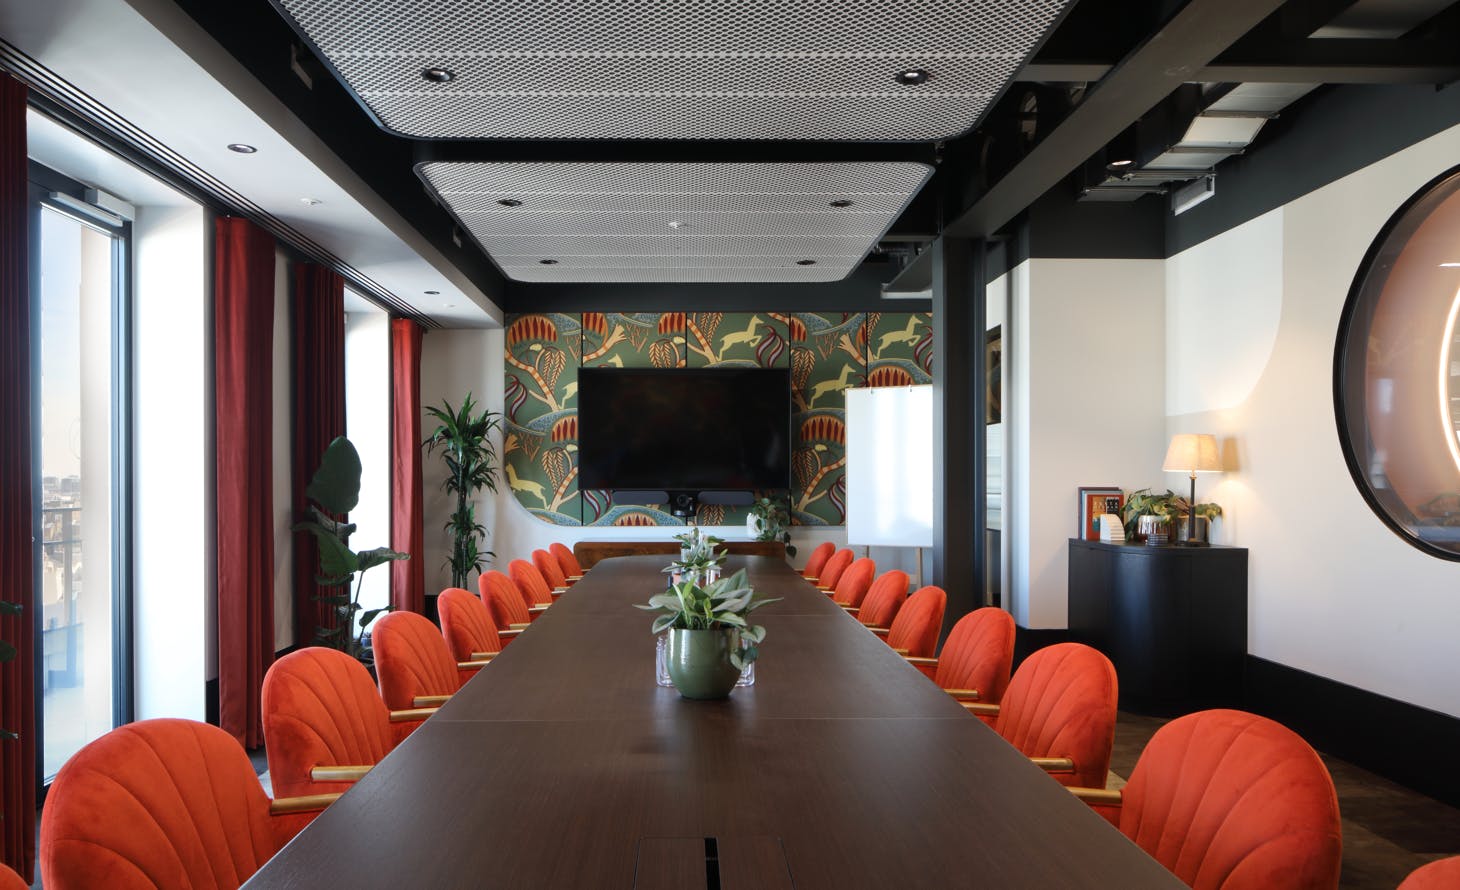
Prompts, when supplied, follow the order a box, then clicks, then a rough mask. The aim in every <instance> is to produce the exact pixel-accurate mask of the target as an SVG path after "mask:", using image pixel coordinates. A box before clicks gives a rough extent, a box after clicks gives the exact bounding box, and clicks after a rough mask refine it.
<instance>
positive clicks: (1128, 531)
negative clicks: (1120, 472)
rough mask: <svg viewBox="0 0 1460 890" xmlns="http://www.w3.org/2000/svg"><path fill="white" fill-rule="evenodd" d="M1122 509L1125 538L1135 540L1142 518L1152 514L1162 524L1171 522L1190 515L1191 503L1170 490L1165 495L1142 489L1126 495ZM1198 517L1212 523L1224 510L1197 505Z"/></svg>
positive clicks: (1207, 505) (1214, 505) (1215, 505)
mask: <svg viewBox="0 0 1460 890" xmlns="http://www.w3.org/2000/svg"><path fill="white" fill-rule="evenodd" d="M1120 509H1121V519H1122V520H1123V521H1124V522H1125V536H1126V537H1127V538H1133V537H1134V536H1135V534H1136V524H1137V521H1138V520H1139V519H1140V517H1142V516H1145V515H1146V514H1150V515H1152V516H1157V517H1159V518H1160V519H1161V521H1162V522H1170V521H1172V520H1174V519H1176V518H1178V517H1181V516H1186V515H1188V513H1189V512H1190V510H1191V501H1190V500H1189V499H1188V498H1185V497H1183V496H1181V495H1179V494H1176V493H1175V492H1173V491H1171V490H1170V489H1167V490H1166V492H1165V493H1164V494H1156V493H1154V492H1152V491H1151V490H1150V489H1149V488H1141V489H1137V490H1136V491H1133V492H1131V493H1130V494H1128V495H1126V498H1125V506H1123V507H1121V508H1120ZM1196 515H1198V516H1204V517H1206V520H1207V521H1208V522H1211V521H1212V520H1213V519H1215V518H1217V517H1218V516H1221V515H1222V508H1221V507H1220V506H1218V505H1217V504H1197V505H1196Z"/></svg>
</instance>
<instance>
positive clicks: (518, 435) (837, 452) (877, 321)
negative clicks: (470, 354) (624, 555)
mask: <svg viewBox="0 0 1460 890" xmlns="http://www.w3.org/2000/svg"><path fill="white" fill-rule="evenodd" d="M932 347H933V318H932V315H931V314H929V313H908V312H873V313H865V312H851V313H846V312H830V313H825V312H823V313H808V312H798V313H777V312H690V313H685V312H663V313H660V312H639V313H612V312H588V313H584V314H583V315H581V316H578V315H563V314H558V313H552V314H530V315H512V316H509V317H508V319H507V350H506V363H507V368H506V381H507V385H506V403H507V408H506V414H507V417H506V428H507V440H506V446H505V448H504V449H503V452H504V453H503V462H504V464H505V466H506V467H507V481H508V483H509V484H510V485H511V486H512V492H513V494H514V495H516V497H517V500H518V502H520V503H521V504H522V505H523V506H524V507H526V508H527V509H528V511H529V512H531V513H532V514H533V515H535V516H537V517H538V518H539V519H541V520H543V521H545V522H551V523H555V524H558V525H580V524H581V525H644V526H663V525H683V524H684V523H683V521H682V520H680V519H677V518H675V517H674V516H671V515H670V514H669V512H668V510H667V505H664V504H656V505H647V506H637V505H636V506H613V505H612V503H611V500H610V498H609V493H608V492H605V491H595V490H588V491H582V492H580V491H579V490H578V485H577V476H578V412H577V403H576V401H575V399H576V397H577V391H578V368H579V367H580V366H586V367H610V366H611V367H619V368H684V367H690V368H710V367H723V366H729V367H761V368H790V369H791V410H792V414H793V416H792V424H793V432H794V435H793V448H794V451H793V453H792V455H791V484H792V486H793V488H792V490H791V491H790V492H785V491H763V492H757V493H756V495H757V497H761V496H766V497H780V498H786V497H789V500H790V506H791V515H792V521H793V522H795V523H796V524H797V525H842V524H844V523H845V522H846V412H845V399H844V396H843V395H842V390H844V389H846V388H848V387H852V386H864V385H865V386H904V385H908V384H915V383H931V382H932V379H933V378H932V355H933V349H932ZM747 513H748V509H747V508H743V507H722V506H718V505H710V504H707V505H704V506H702V507H701V508H700V513H699V522H700V523H701V524H703V525H739V524H742V523H744V522H745V517H746V514H747Z"/></svg>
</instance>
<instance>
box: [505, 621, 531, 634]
mask: <svg viewBox="0 0 1460 890" xmlns="http://www.w3.org/2000/svg"><path fill="white" fill-rule="evenodd" d="M531 624H532V622H530V621H529V622H526V623H524V624H509V625H507V629H506V630H498V631H497V633H498V634H520V633H522V632H523V631H524V630H527V628H528V627H530V626H531Z"/></svg>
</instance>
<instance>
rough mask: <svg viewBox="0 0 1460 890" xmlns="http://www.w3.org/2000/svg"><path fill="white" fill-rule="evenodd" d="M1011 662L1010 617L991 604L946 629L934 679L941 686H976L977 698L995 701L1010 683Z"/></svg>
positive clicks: (973, 687) (964, 687) (953, 687)
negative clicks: (947, 631) (946, 637)
mask: <svg viewBox="0 0 1460 890" xmlns="http://www.w3.org/2000/svg"><path fill="white" fill-rule="evenodd" d="M1013 663H1014V619H1013V617H1012V616H1010V615H1009V613H1008V612H1005V611H1004V610H1003V609H996V608H994V607H992V606H987V607H985V608H982V609H974V610H973V611H972V612H969V613H968V614H967V615H964V616H963V617H962V618H960V619H958V623H957V624H955V625H953V630H951V631H949V633H948V639H947V640H946V641H944V643H943V651H942V652H940V653H938V670H937V673H935V674H934V675H933V682H935V683H937V684H938V685H939V686H941V687H943V688H944V689H977V690H978V700H979V701H981V702H987V703H989V704H992V705H996V704H998V703H999V702H1001V701H1003V699H1004V690H1005V689H1007V688H1008V687H1009V671H1010V669H1011V667H1012V665H1013Z"/></svg>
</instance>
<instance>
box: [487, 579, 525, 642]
mask: <svg viewBox="0 0 1460 890" xmlns="http://www.w3.org/2000/svg"><path fill="white" fill-rule="evenodd" d="M477 589H478V590H479V591H481V595H482V602H483V603H485V604H486V607H487V611H488V612H490V613H491V614H492V623H493V624H495V625H497V636H498V637H499V638H501V642H502V647H503V648H506V646H507V644H508V643H510V642H512V639H513V638H514V637H516V636H517V635H518V634H520V633H522V631H524V630H526V629H527V625H528V623H529V622H530V621H532V613H530V612H528V611H527V600H526V599H524V598H523V596H522V591H520V590H518V589H517V583H516V582H515V581H513V580H512V579H511V578H509V577H507V576H506V575H504V574H502V573H501V572H499V571H497V570H496V569H492V570H491V571H488V572H482V573H481V574H480V575H478V576H477Z"/></svg>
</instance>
